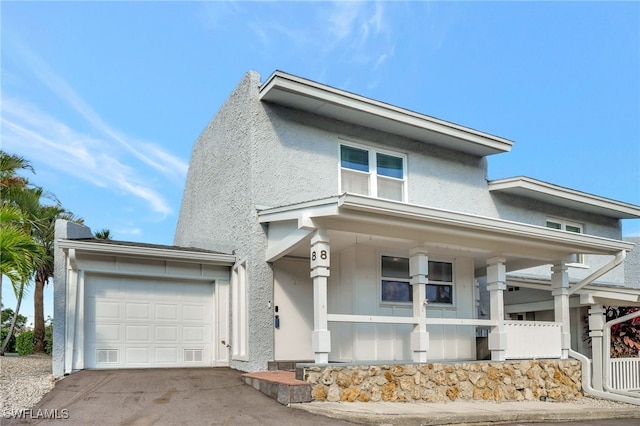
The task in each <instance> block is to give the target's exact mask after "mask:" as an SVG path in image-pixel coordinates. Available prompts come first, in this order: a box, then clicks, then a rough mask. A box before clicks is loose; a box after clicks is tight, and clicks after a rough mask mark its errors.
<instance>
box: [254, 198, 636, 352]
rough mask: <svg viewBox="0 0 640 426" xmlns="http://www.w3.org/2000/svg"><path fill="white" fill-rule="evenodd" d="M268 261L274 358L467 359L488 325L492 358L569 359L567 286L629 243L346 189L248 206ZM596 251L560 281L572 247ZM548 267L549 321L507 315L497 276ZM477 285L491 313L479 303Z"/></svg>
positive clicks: (613, 260) (606, 266)
mask: <svg viewBox="0 0 640 426" xmlns="http://www.w3.org/2000/svg"><path fill="white" fill-rule="evenodd" d="M258 217H259V220H260V222H261V223H262V224H264V225H267V233H268V247H267V250H266V259H265V260H266V261H267V262H270V263H271V264H272V265H273V270H274V302H273V303H274V327H275V328H274V333H275V348H274V353H275V360H276V361H286V360H312V361H313V362H314V363H316V364H326V363H329V362H367V361H371V362H374V361H375V362H384V361H394V362H397V361H407V362H414V363H426V362H433V361H442V360H461V361H462V360H464V361H468V360H475V359H476V358H477V355H476V354H477V352H476V330H477V329H478V328H479V327H482V328H485V329H487V328H488V329H489V330H490V332H489V335H488V349H489V351H490V357H491V359H492V360H493V361H504V360H510V359H533V358H556V359H567V358H568V354H569V350H570V349H571V327H570V295H571V294H573V293H575V292H576V291H578V290H579V289H581V288H583V287H584V286H586V285H588V284H589V283H590V282H591V281H593V280H595V279H597V278H598V277H599V276H600V275H602V274H604V273H606V272H607V271H609V270H610V269H612V268H614V267H615V266H617V265H618V264H619V263H620V262H621V261H622V259H623V258H624V253H625V252H626V251H628V250H631V249H632V247H633V245H632V244H630V243H626V242H623V241H617V240H611V239H606V238H601V237H596V236H591V235H585V234H575V233H569V232H563V231H559V230H555V229H550V228H546V227H543V226H534V225H527V224H523V223H519V222H511V221H505V220H501V219H495V218H489V217H484V216H477V215H472V214H466V213H459V212H453V211H447V210H441V209H434V208H428V207H423V206H417V205H411V204H406V203H399V202H394V201H388V200H381V199H376V198H370V197H365V196H360V195H354V194H343V195H340V196H336V197H331V198H326V199H322V200H315V201H310V202H306V203H300V204H295V205H290V206H284V207H276V208H268V209H263V210H260V211H259V213H258ZM577 253H580V254H594V255H601V256H605V257H606V261H605V262H603V266H602V267H601V268H599V269H598V270H597V271H594V273H592V274H591V275H590V276H589V277H587V279H585V280H583V282H580V283H578V284H577V287H576V284H574V286H571V285H570V282H569V276H568V264H569V263H570V262H572V261H573V260H574V259H575V257H574V256H575V255H576V254H577ZM541 265H551V268H550V271H549V273H550V281H549V282H548V284H547V286H548V287H549V288H550V290H551V295H552V299H553V320H552V321H513V320H509V319H508V317H507V316H506V315H505V303H504V297H505V291H506V290H507V274H508V273H509V272H512V271H518V270H522V269H525V268H531V267H535V266H541ZM480 281H483V282H486V290H487V291H488V293H489V302H490V303H489V310H488V312H486V311H485V310H483V309H481V308H480V307H479V299H480V294H479V293H480V288H479V285H478V284H479V282H480Z"/></svg>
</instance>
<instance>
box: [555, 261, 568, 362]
mask: <svg viewBox="0 0 640 426" xmlns="http://www.w3.org/2000/svg"><path fill="white" fill-rule="evenodd" d="M567 269H568V267H567V264H566V262H565V261H561V262H560V263H557V264H555V265H553V267H552V268H551V295H552V296H553V311H554V317H555V321H556V322H559V323H562V354H561V358H562V359H567V358H569V349H571V317H570V316H569V273H568V272H567Z"/></svg>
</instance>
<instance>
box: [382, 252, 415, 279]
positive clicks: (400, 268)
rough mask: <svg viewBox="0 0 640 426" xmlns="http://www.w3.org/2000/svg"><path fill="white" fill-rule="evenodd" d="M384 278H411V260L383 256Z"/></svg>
mask: <svg viewBox="0 0 640 426" xmlns="http://www.w3.org/2000/svg"><path fill="white" fill-rule="evenodd" d="M382 276H383V277H386V278H391V277H392V278H410V276H409V259H408V258H406V257H391V256H382Z"/></svg>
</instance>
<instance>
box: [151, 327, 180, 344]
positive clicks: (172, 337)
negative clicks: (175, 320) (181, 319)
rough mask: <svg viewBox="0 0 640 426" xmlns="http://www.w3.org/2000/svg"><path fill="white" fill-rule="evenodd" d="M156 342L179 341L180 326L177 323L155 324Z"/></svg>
mask: <svg viewBox="0 0 640 426" xmlns="http://www.w3.org/2000/svg"><path fill="white" fill-rule="evenodd" d="M155 340H156V342H173V343H176V342H177V341H178V326H175V325H156V326H155Z"/></svg>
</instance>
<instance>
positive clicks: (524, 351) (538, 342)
mask: <svg viewBox="0 0 640 426" xmlns="http://www.w3.org/2000/svg"><path fill="white" fill-rule="evenodd" d="M504 330H505V333H506V334H507V348H506V351H505V357H506V358H507V359H527V358H528V359H531V358H561V356H562V323H559V322H548V321H504Z"/></svg>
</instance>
